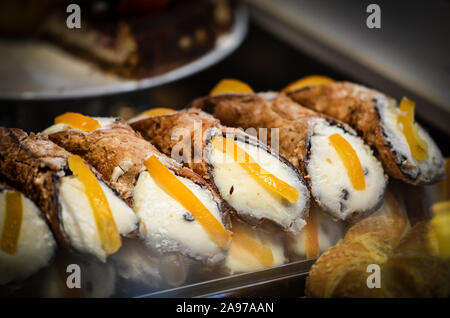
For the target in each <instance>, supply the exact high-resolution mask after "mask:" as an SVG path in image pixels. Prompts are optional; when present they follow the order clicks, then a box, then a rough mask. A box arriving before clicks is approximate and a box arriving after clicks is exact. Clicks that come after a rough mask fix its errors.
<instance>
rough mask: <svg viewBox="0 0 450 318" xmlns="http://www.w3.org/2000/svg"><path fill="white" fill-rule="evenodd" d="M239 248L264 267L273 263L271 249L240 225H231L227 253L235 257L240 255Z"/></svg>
mask: <svg viewBox="0 0 450 318" xmlns="http://www.w3.org/2000/svg"><path fill="white" fill-rule="evenodd" d="M240 250H244V251H245V252H247V253H248V254H250V255H252V256H253V257H254V258H256V259H257V260H258V261H259V262H260V263H261V264H262V265H263V266H264V267H269V266H272V265H273V254H272V250H271V249H270V248H269V247H267V246H265V245H264V244H261V243H259V242H257V241H256V240H255V239H254V238H253V237H252V236H251V234H249V233H248V231H246V230H245V228H244V227H243V226H242V225H238V224H234V225H233V240H232V242H231V247H230V251H229V253H230V254H231V255H233V256H234V257H236V258H239V257H240V255H241V254H240V252H239V251H240Z"/></svg>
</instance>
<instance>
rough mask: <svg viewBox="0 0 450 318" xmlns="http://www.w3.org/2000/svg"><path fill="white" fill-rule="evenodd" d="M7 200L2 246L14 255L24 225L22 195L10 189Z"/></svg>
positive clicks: (3, 249) (6, 196)
mask: <svg viewBox="0 0 450 318" xmlns="http://www.w3.org/2000/svg"><path fill="white" fill-rule="evenodd" d="M5 201H6V205H5V218H4V223H3V233H2V237H1V244H0V248H1V250H2V251H4V252H5V253H7V254H10V255H14V254H15V253H16V252H17V245H18V243H19V236H20V229H21V227H22V219H23V208H22V195H21V193H20V192H17V191H13V192H12V191H8V192H6V195H5Z"/></svg>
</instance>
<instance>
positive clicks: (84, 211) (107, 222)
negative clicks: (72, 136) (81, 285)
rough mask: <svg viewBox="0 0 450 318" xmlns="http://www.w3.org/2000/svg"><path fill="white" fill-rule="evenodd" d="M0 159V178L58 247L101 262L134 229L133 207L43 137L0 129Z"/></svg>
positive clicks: (72, 156)
mask: <svg viewBox="0 0 450 318" xmlns="http://www.w3.org/2000/svg"><path fill="white" fill-rule="evenodd" d="M0 158H1V160H0V179H1V180H2V181H3V182H6V183H7V184H8V185H10V186H12V187H14V188H15V189H17V190H18V191H21V192H22V193H23V194H24V195H25V196H27V197H28V198H29V199H30V200H31V201H33V202H34V204H35V205H36V206H37V207H38V208H39V209H40V210H41V211H42V212H43V214H44V216H45V219H46V220H47V222H48V224H49V225H50V227H51V229H52V231H53V234H54V235H55V238H56V239H57V241H58V243H59V244H60V245H61V246H63V247H65V248H68V249H74V250H76V251H78V252H82V253H86V254H92V255H94V256H96V257H98V258H99V259H100V260H102V261H105V259H106V257H107V256H108V255H109V254H112V253H114V252H116V251H117V250H118V249H119V248H120V245H121V239H120V234H122V235H130V234H132V233H133V232H135V231H136V229H137V218H136V215H135V214H134V212H133V210H132V209H131V208H130V207H128V205H127V204H126V203H125V202H124V201H123V200H121V199H120V198H119V197H118V196H117V195H116V194H115V193H114V191H113V190H112V189H110V188H109V187H108V186H107V185H106V184H105V183H104V182H103V181H102V180H101V179H99V176H98V175H97V173H96V171H95V170H92V169H91V168H90V167H89V166H88V165H87V164H86V163H85V162H84V161H83V160H82V159H81V158H80V157H78V156H74V155H71V154H70V153H69V152H67V151H66V150H64V149H63V148H61V147H59V146H57V145H56V144H54V143H53V142H51V141H50V140H48V139H47V138H45V137H44V136H37V135H33V134H31V135H29V136H28V135H27V134H26V133H25V132H23V131H21V130H20V129H8V128H3V127H0ZM94 195H95V197H93V196H94ZM93 201H95V203H93ZM26 213H28V212H26Z"/></svg>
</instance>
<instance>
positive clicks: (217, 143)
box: [212, 136, 300, 203]
mask: <svg viewBox="0 0 450 318" xmlns="http://www.w3.org/2000/svg"><path fill="white" fill-rule="evenodd" d="M212 143H213V145H214V147H216V148H217V149H219V150H220V151H222V152H223V153H225V154H228V155H230V156H233V158H234V161H236V162H237V163H239V164H240V165H241V167H243V168H244V169H245V170H247V172H248V173H250V174H251V175H252V176H253V177H255V178H256V179H257V180H258V181H259V182H260V183H261V184H262V185H263V186H265V187H266V188H267V189H269V190H271V191H273V192H275V193H277V194H279V195H280V196H282V197H283V198H285V199H287V200H288V201H289V202H291V203H294V202H295V201H297V200H298V197H299V195H300V193H299V191H298V190H297V189H296V188H294V187H292V186H290V185H289V184H287V183H286V182H284V181H283V180H281V179H279V178H277V177H276V176H274V175H273V174H271V173H270V172H269V171H267V170H265V169H263V168H262V167H261V166H260V165H259V164H258V163H257V162H256V161H255V159H253V158H252V157H251V156H250V155H249V154H248V153H247V152H246V151H245V150H244V149H242V148H241V147H239V146H238V145H237V144H236V143H235V142H233V141H232V140H231V139H229V138H223V137H221V136H216V137H214V138H213V140H212Z"/></svg>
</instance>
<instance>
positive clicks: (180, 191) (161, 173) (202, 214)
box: [145, 156, 231, 248]
mask: <svg viewBox="0 0 450 318" xmlns="http://www.w3.org/2000/svg"><path fill="white" fill-rule="evenodd" d="M145 167H146V168H147V170H148V172H149V173H150V175H151V176H152V177H153V178H155V179H156V181H158V182H159V184H160V185H162V186H163V188H164V190H165V191H166V192H167V193H168V194H169V195H170V196H171V197H172V198H174V199H175V200H177V201H178V202H179V203H180V204H181V205H182V206H183V207H184V208H185V209H186V210H188V211H189V212H191V214H192V215H193V216H194V217H195V219H196V220H197V221H198V222H199V223H200V224H201V226H202V227H203V228H204V229H205V231H206V232H207V233H208V235H209V237H210V238H211V239H212V240H213V241H214V242H215V243H216V244H217V245H218V246H219V247H220V248H224V247H226V246H227V245H228V244H229V242H230V240H231V232H230V231H228V230H227V229H226V228H225V227H224V226H223V225H222V223H220V222H219V221H218V220H217V219H216V218H215V217H214V215H213V214H212V213H211V212H210V211H209V210H208V208H207V207H205V205H204V204H203V203H202V202H201V201H200V200H199V199H198V198H197V197H196V196H195V195H194V193H192V191H191V190H189V188H188V187H186V186H185V185H184V184H183V182H181V181H180V180H178V178H177V177H176V176H175V175H174V174H173V173H172V172H171V171H170V170H169V169H168V168H167V167H166V166H164V165H163V164H162V163H161V161H159V159H158V158H157V157H156V156H151V157H150V158H148V159H147V160H146V161H145Z"/></svg>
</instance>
